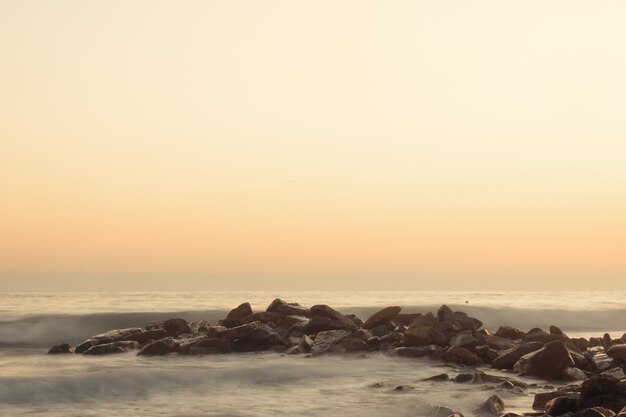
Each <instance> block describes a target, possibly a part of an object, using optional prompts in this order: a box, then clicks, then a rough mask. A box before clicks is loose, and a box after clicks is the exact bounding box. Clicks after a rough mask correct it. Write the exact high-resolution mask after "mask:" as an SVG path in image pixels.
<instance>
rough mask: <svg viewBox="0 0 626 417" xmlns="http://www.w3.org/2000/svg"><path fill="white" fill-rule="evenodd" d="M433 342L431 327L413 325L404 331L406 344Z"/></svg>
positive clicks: (427, 343)
mask: <svg viewBox="0 0 626 417" xmlns="http://www.w3.org/2000/svg"><path fill="white" fill-rule="evenodd" d="M432 344H433V338H432V336H431V328H430V327H425V326H419V327H412V328H410V329H409V330H407V331H406V332H404V345H405V346H428V345H432Z"/></svg>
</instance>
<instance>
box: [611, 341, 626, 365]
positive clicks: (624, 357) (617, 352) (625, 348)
mask: <svg viewBox="0 0 626 417" xmlns="http://www.w3.org/2000/svg"><path fill="white" fill-rule="evenodd" d="M606 354H607V356H609V357H611V358H613V359H619V360H621V361H626V345H613V346H611V347H610V348H609V349H608V350H607V351H606Z"/></svg>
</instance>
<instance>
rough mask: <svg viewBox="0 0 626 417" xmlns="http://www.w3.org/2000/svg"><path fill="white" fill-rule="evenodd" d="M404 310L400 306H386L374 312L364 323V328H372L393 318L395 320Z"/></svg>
mask: <svg viewBox="0 0 626 417" xmlns="http://www.w3.org/2000/svg"><path fill="white" fill-rule="evenodd" d="M400 310H402V309H401V308H400V307H398V306H391V307H385V308H383V309H382V310H379V311H377V312H376V313H374V314H372V315H371V316H370V317H369V318H368V319H367V320H366V321H365V323H364V324H363V328H365V329H371V328H372V327H376V326H380V325H381V324H385V323H387V322H389V321H391V320H394V319H395V318H396V317H397V316H398V314H399V313H400Z"/></svg>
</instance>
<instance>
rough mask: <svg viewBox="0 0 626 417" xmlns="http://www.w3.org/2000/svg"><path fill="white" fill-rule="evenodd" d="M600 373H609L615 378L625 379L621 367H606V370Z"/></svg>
mask: <svg viewBox="0 0 626 417" xmlns="http://www.w3.org/2000/svg"><path fill="white" fill-rule="evenodd" d="M602 375H609V376H612V377H613V378H617V379H626V374H625V373H624V370H623V369H622V368H617V367H616V368H611V369H607V370H606V371H604V372H602Z"/></svg>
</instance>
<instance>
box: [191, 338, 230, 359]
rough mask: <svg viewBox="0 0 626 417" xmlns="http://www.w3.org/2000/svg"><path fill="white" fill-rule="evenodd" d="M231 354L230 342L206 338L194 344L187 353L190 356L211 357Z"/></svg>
mask: <svg viewBox="0 0 626 417" xmlns="http://www.w3.org/2000/svg"><path fill="white" fill-rule="evenodd" d="M230 352H232V346H231V344H230V341H229V340H227V339H220V338H217V337H204V338H202V339H200V340H198V341H196V342H195V343H193V344H192V345H191V346H190V347H189V349H188V350H187V351H186V353H187V354H189V355H209V354H215V353H230Z"/></svg>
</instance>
